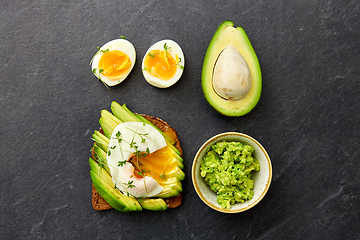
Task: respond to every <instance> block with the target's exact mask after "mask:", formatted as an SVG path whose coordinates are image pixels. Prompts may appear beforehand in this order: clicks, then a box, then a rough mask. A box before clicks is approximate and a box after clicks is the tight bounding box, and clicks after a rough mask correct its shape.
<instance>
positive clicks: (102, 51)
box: [89, 47, 109, 65]
mask: <svg viewBox="0 0 360 240" xmlns="http://www.w3.org/2000/svg"><path fill="white" fill-rule="evenodd" d="M97 49H98V51H97V52H96V53H95V55H94V56H93V57H92V59H91V61H90V64H89V65H91V64H92V62H93V61H94V58H95V56H96V55H97V54H98V53H107V52H108V51H109V49H105V50H100V47H97Z"/></svg>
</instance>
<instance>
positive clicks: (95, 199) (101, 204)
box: [91, 114, 183, 211]
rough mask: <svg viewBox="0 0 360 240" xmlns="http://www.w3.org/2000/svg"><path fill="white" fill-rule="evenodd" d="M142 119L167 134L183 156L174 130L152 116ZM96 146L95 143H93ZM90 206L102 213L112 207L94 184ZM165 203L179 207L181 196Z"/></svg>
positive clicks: (145, 116)
mask: <svg viewBox="0 0 360 240" xmlns="http://www.w3.org/2000/svg"><path fill="white" fill-rule="evenodd" d="M140 115H141V116H142V117H144V118H146V119H147V120H148V121H150V122H151V123H152V124H154V125H155V126H156V127H157V128H159V129H160V130H161V131H163V132H164V133H169V135H171V137H172V138H173V140H174V141H175V143H174V146H175V147H176V148H177V149H178V150H179V151H180V154H181V157H182V155H183V152H182V149H181V146H180V140H179V138H178V136H177V134H176V131H175V129H173V128H172V127H170V125H169V124H168V123H167V122H165V121H164V120H162V119H160V118H157V117H153V116H147V115H144V114H140ZM99 131H100V132H101V133H104V132H103V131H102V129H100V130H99ZM95 144H96V143H95ZM92 157H93V159H95V158H94V151H92ZM91 195H92V201H91V202H92V206H93V208H94V209H95V210H97V211H103V210H109V209H112V208H113V207H112V206H111V205H110V204H109V203H108V202H106V200H105V199H104V198H103V197H102V196H101V195H100V194H99V193H98V191H97V190H96V189H95V187H94V184H92V193H91ZM164 200H165V203H166V204H167V205H168V208H175V207H178V206H180V205H181V201H182V194H181V193H179V195H177V196H175V197H172V198H166V199H164Z"/></svg>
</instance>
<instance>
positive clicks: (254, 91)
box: [201, 21, 262, 116]
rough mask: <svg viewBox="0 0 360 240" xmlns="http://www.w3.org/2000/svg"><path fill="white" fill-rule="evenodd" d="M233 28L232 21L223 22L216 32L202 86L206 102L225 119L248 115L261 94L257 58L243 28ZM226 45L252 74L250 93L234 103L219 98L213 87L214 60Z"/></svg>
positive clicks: (203, 74) (205, 65)
mask: <svg viewBox="0 0 360 240" xmlns="http://www.w3.org/2000/svg"><path fill="white" fill-rule="evenodd" d="M233 26H234V24H233V22H231V21H225V22H223V23H222V24H221V25H220V26H219V27H218V29H217V30H216V32H215V34H214V36H213V38H212V40H211V42H210V44H209V47H208V49H207V51H206V54H205V58H204V63H203V68H202V74H201V85H202V89H203V93H204V96H205V98H206V100H207V101H208V102H209V104H210V105H211V106H212V107H213V108H214V109H216V110H217V111H218V112H220V113H221V114H223V115H226V116H242V115H245V114H247V113H249V112H250V111H251V110H252V109H253V108H254V107H255V106H256V104H257V103H258V101H259V99H260V95H261V88H262V77H261V70H260V65H259V61H258V58H257V56H256V54H255V51H254V49H253V47H252V45H251V43H250V40H249V38H248V37H247V35H246V33H245V31H244V29H243V28H241V27H237V28H234V27H233ZM227 46H233V47H234V48H235V49H237V50H238V51H239V52H240V54H241V55H242V56H243V58H244V59H245V61H246V63H247V65H248V67H249V70H250V75H251V87H250V91H249V92H248V94H247V95H246V96H245V97H244V98H242V99H240V100H236V101H235V100H234V101H231V100H226V99H224V98H222V97H220V96H219V95H218V94H217V93H216V92H215V91H214V88H213V86H212V79H213V71H214V67H215V64H216V61H217V59H218V57H219V55H220V53H221V52H222V51H223V50H224V49H225V48H226V47H227Z"/></svg>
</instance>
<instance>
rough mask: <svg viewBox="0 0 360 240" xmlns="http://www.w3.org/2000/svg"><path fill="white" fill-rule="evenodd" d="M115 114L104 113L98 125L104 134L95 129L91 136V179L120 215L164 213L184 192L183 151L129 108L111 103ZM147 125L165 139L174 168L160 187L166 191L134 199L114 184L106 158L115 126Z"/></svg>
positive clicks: (166, 175) (173, 141)
mask: <svg viewBox="0 0 360 240" xmlns="http://www.w3.org/2000/svg"><path fill="white" fill-rule="evenodd" d="M111 109H112V113H110V112H109V111H107V110H102V111H101V117H100V120H99V123H100V125H101V131H98V130H96V131H95V132H94V134H93V135H92V139H93V140H94V145H93V148H92V155H93V158H90V159H89V165H90V167H91V170H90V176H91V179H92V182H93V185H94V187H95V189H96V191H97V192H98V193H99V194H100V195H101V196H102V197H103V198H104V199H105V201H106V202H107V203H108V204H110V205H111V207H112V208H114V209H116V210H118V211H121V212H130V211H141V210H142V209H148V210H152V211H164V210H166V209H167V208H168V205H167V204H166V202H165V200H164V199H166V198H174V197H177V196H179V194H181V192H182V184H181V180H183V179H184V177H185V174H184V172H183V171H182V169H183V159H182V157H181V151H180V150H181V149H180V150H178V149H177V148H176V147H175V146H174V143H175V140H174V139H172V138H170V137H169V136H168V135H166V134H165V133H164V132H163V131H161V130H160V129H159V128H157V127H156V126H155V125H153V124H152V123H151V121H149V120H148V119H146V118H145V117H143V116H141V115H139V114H134V113H133V112H131V111H130V110H129V109H128V108H127V107H126V105H123V106H121V105H120V104H118V103H117V102H112V104H111ZM135 121H136V122H144V123H148V124H151V125H152V126H154V127H155V128H156V129H157V130H158V131H159V132H160V133H161V134H162V135H163V136H164V138H165V140H166V143H167V146H168V147H169V148H170V149H171V150H172V157H171V158H170V159H169V161H168V163H171V164H172V165H171V166H173V167H172V168H171V169H169V170H167V172H166V173H165V174H164V178H163V180H162V181H161V186H162V187H163V188H164V189H163V191H162V192H160V193H159V194H157V195H156V196H154V197H152V198H135V197H133V196H131V195H129V194H128V193H126V192H121V191H120V190H119V189H118V188H116V186H115V185H114V183H113V181H112V178H111V172H110V169H109V167H108V165H107V160H106V155H107V153H108V144H109V140H110V139H109V136H110V135H111V134H112V132H113V131H114V129H115V127H116V126H117V125H118V124H120V123H123V122H135ZM165 167H166V166H165Z"/></svg>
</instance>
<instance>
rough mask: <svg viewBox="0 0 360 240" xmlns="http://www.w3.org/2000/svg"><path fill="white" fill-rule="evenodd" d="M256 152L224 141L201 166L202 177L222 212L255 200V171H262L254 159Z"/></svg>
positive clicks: (219, 143)
mask: <svg viewBox="0 0 360 240" xmlns="http://www.w3.org/2000/svg"><path fill="white" fill-rule="evenodd" d="M253 152H254V148H253V147H252V146H250V145H244V144H242V143H240V142H228V141H221V142H217V143H215V144H214V145H212V146H211V147H210V148H209V150H208V152H207V153H206V155H205V156H204V157H203V159H202V160H201V163H200V175H201V176H202V177H203V178H204V181H205V183H206V184H207V185H209V187H210V188H211V190H213V191H214V192H216V193H217V202H218V204H219V205H220V206H221V207H222V208H223V209H230V206H231V205H232V204H235V203H238V202H240V203H242V202H244V201H246V200H250V199H252V197H253V195H254V192H253V191H252V189H253V185H254V182H253V180H252V179H251V175H250V173H251V172H252V171H259V170H260V163H259V161H258V160H257V159H256V158H255V157H254V156H253Z"/></svg>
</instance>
